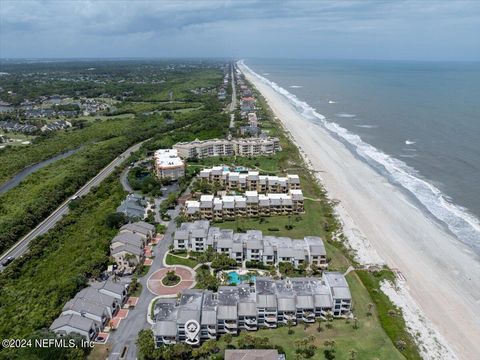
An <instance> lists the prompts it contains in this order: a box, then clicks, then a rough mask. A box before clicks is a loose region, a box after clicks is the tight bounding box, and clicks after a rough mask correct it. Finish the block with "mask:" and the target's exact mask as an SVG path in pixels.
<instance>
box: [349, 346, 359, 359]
mask: <svg viewBox="0 0 480 360" xmlns="http://www.w3.org/2000/svg"><path fill="white" fill-rule="evenodd" d="M348 353H349V354H350V360H355V359H356V358H357V355H358V353H357V352H356V351H355V350H353V349H352V350H350V351H349V352H348Z"/></svg>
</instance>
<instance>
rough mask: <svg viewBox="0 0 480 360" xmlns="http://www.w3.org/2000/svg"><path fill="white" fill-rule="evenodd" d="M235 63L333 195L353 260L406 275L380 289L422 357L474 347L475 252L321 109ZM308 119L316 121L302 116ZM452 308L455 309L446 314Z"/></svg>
mask: <svg viewBox="0 0 480 360" xmlns="http://www.w3.org/2000/svg"><path fill="white" fill-rule="evenodd" d="M239 68H240V69H241V71H242V72H243V73H244V74H245V75H246V77H247V79H248V80H249V81H250V82H252V83H253V84H254V85H255V86H256V88H257V89H258V90H259V91H260V92H261V93H262V95H263V96H264V97H265V98H266V100H267V102H268V103H269V105H270V106H271V108H272V110H273V112H274V113H275V115H277V117H278V118H279V120H280V121H281V122H282V124H283V126H284V127H285V129H286V130H287V132H288V133H289V134H290V135H291V136H292V138H293V140H294V141H295V143H296V145H297V146H298V147H299V148H300V149H301V153H302V154H304V155H305V157H306V160H307V162H308V163H309V164H310V166H312V167H313V168H314V169H315V170H322V173H321V179H320V180H321V182H322V184H323V185H324V186H325V187H326V189H327V191H328V192H329V195H330V197H331V198H333V199H335V200H337V199H338V200H340V205H339V206H338V207H337V213H338V215H339V216H340V219H341V221H342V223H343V226H344V232H345V234H346V235H347V237H348V238H349V242H350V245H351V246H352V247H353V248H354V249H355V250H356V251H357V257H358V260H359V261H360V263H363V264H377V263H387V264H388V265H389V266H390V267H391V268H393V269H396V270H397V271H399V273H400V274H402V275H401V277H403V278H405V279H407V281H406V282H404V283H403V286H402V290H401V291H399V292H395V291H394V292H393V293H392V292H390V291H388V290H385V291H386V292H387V291H388V292H389V296H391V297H394V298H391V299H392V301H393V302H394V303H396V304H397V305H398V306H400V307H402V310H403V311H404V313H407V314H406V315H408V316H406V319H407V321H408V325H409V327H410V328H411V331H412V333H414V336H417V335H418V333H420V338H419V339H417V340H418V341H419V343H422V346H421V347H423V348H424V350H423V351H424V356H425V358H442V359H454V358H456V357H455V355H454V353H453V351H452V350H451V349H450V346H451V347H452V348H453V349H454V351H455V353H456V354H458V356H459V357H460V358H472V356H474V355H475V354H478V353H480V348H479V342H478V341H477V340H478V339H477V336H476V335H475V334H478V333H479V330H480V318H479V316H478V313H477V312H476V310H475V309H476V305H475V304H476V299H477V298H478V296H479V295H480V286H479V284H480V273H479V271H480V264H479V262H478V261H477V258H476V256H474V255H473V254H472V253H471V251H469V250H468V249H467V248H466V247H465V245H464V244H462V243H458V244H457V242H456V241H455V240H453V238H452V236H451V235H449V234H447V233H446V232H445V231H444V229H442V228H441V227H440V226H438V225H437V224H435V223H433V222H432V221H430V220H428V218H427V217H425V216H424V214H423V213H422V211H420V210H419V209H418V208H417V207H416V206H415V205H413V204H411V203H410V200H408V199H407V198H406V197H405V195H404V194H403V192H401V191H399V190H398V189H396V187H395V186H393V185H392V184H390V183H388V182H386V181H385V179H383V177H382V176H381V175H379V174H378V173H376V172H375V171H374V170H373V169H372V168H370V167H369V166H368V165H366V164H365V163H363V162H362V161H360V160H359V159H358V158H355V156H353V154H352V153H351V152H350V151H349V150H348V149H347V148H345V146H344V145H342V143H340V142H339V141H338V139H337V140H335V139H334V137H332V136H331V134H330V133H329V132H330V131H333V132H339V133H340V134H338V135H339V136H341V135H346V134H345V133H343V134H342V129H339V128H336V129H328V130H329V132H327V131H326V130H325V127H327V126H325V125H326V124H323V123H321V115H319V114H316V113H315V111H314V109H312V108H311V107H309V106H308V104H306V103H305V102H302V101H301V100H299V99H297V98H295V99H293V100H294V101H291V100H292V95H291V94H290V93H289V92H288V91H287V90H285V89H283V88H281V87H279V86H278V85H276V84H274V83H271V82H270V81H268V80H267V79H265V78H264V77H263V76H260V75H258V74H256V73H254V72H253V70H251V69H249V68H248V67H246V66H245V65H244V64H243V63H242V62H240V63H239ZM314 117H315V118H318V121H317V122H313V121H309V120H308V119H311V118H314ZM332 126H334V125H332ZM335 130H336V131H335ZM357 152H358V149H357ZM452 269H456V273H453V272H452ZM440 279H441V281H440ZM399 285H402V284H399ZM406 289H408V290H409V291H406ZM393 294H395V296H394V295H393ZM402 304H403V305H404V306H402ZM417 304H418V305H417ZM452 306H453V307H454V308H455V309H456V311H455V314H452V315H450V316H449V315H448V314H449V311H448V309H451V307H452ZM424 314H425V315H424ZM460 324H461V325H460ZM437 330H438V331H437ZM432 334H435V335H433V336H432Z"/></svg>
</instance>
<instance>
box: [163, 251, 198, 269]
mask: <svg viewBox="0 0 480 360" xmlns="http://www.w3.org/2000/svg"><path fill="white" fill-rule="evenodd" d="M165 262H166V263H167V265H184V266H188V267H189V268H192V269H193V268H194V267H195V266H197V265H198V261H197V260H194V259H192V258H190V259H184V258H181V257H178V256H175V255H172V254H167V258H166V259H165Z"/></svg>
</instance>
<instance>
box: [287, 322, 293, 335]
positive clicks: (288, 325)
mask: <svg viewBox="0 0 480 360" xmlns="http://www.w3.org/2000/svg"><path fill="white" fill-rule="evenodd" d="M292 326H293V321H292V320H288V321H287V327H288V335H292V334H293V330H292Z"/></svg>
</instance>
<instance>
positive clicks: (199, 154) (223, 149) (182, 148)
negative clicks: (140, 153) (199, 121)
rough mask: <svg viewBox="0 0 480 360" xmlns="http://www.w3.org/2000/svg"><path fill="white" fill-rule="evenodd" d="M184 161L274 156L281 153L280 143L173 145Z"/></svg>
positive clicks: (233, 141) (235, 141) (197, 142)
mask: <svg viewBox="0 0 480 360" xmlns="http://www.w3.org/2000/svg"><path fill="white" fill-rule="evenodd" d="M173 149H174V150H177V152H178V155H179V156H180V157H181V158H183V159H189V158H205V157H211V156H234V155H235V156H258V155H272V154H275V153H276V152H278V151H280V150H281V148H280V141H279V140H278V138H273V137H255V138H246V139H231V140H230V139H211V140H198V139H197V140H195V141H191V142H180V143H177V144H175V145H173Z"/></svg>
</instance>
